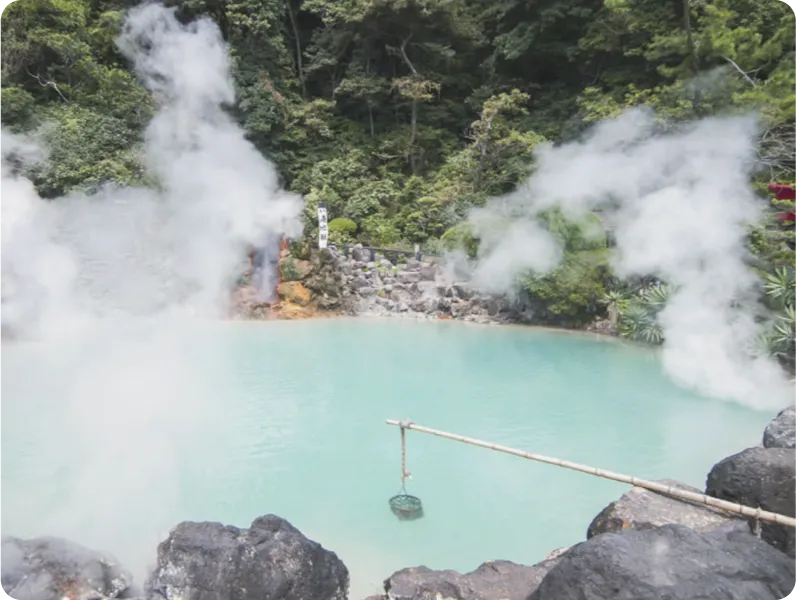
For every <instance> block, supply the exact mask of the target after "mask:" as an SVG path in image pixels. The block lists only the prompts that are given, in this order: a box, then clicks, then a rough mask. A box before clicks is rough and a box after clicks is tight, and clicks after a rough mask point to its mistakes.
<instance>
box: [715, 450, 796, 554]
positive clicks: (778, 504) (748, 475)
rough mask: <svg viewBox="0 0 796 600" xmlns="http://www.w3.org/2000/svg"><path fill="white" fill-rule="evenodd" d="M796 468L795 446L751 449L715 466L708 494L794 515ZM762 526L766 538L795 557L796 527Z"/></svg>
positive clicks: (786, 514)
mask: <svg viewBox="0 0 796 600" xmlns="http://www.w3.org/2000/svg"><path fill="white" fill-rule="evenodd" d="M795 470H796V454H795V453H794V450H793V449H790V448H761V447H755V448H747V449H746V450H743V451H741V452H738V453H737V454H733V455H732V456H728V457H727V458H725V459H724V460H722V461H720V462H718V463H717V464H715V465H714V466H713V468H712V469H711V470H710V473H709V474H708V478H707V486H706V493H707V494H708V495H709V496H715V497H716V498H721V499H722V500H728V501H730V502H737V503H739V504H745V505H746V506H751V507H752V508H757V507H760V508H762V509H763V510H768V511H771V512H775V513H779V514H782V515H785V516H788V517H793V516H794V511H796V477H794V471H795ZM750 525H752V526H754V523H753V522H752V523H750ZM760 529H761V535H762V538H763V539H764V540H765V541H767V542H768V543H770V544H771V545H773V546H774V547H776V548H778V549H779V550H781V551H783V552H785V553H787V554H788V556H791V557H793V556H794V530H793V528H792V527H787V526H784V525H777V524H774V523H766V522H761V523H760Z"/></svg>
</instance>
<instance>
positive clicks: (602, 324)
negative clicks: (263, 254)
mask: <svg viewBox="0 0 796 600" xmlns="http://www.w3.org/2000/svg"><path fill="white" fill-rule="evenodd" d="M279 272H280V281H281V282H280V283H279V285H278V287H277V293H278V297H279V298H278V300H277V301H276V302H274V303H265V302H258V301H257V292H256V290H255V289H254V288H253V286H251V285H250V284H249V283H248V281H249V280H251V273H250V272H247V273H245V274H244V285H242V286H240V287H238V289H236V290H235V293H234V296H233V315H234V317H235V318H238V319H256V320H260V319H306V318H315V317H324V316H340V315H346V316H365V317H368V316H370V317H401V318H410V319H440V320H445V319H454V320H460V321H464V322H470V323H479V324H505V323H523V324H528V323H538V322H539V319H538V316H539V315H538V312H539V310H538V307H535V306H534V305H533V302H532V301H531V299H530V298H528V297H525V296H523V295H522V294H518V295H517V296H516V297H513V298H511V297H509V296H508V295H506V294H494V293H487V292H484V291H482V290H479V289H477V288H476V287H475V286H474V285H473V284H472V282H471V279H470V269H469V265H467V263H466V261H464V260H460V261H458V262H457V261H448V262H446V263H445V264H439V263H438V262H436V259H433V258H432V259H422V260H415V259H414V258H409V259H408V260H406V261H403V262H397V263H393V262H392V261H390V260H389V259H388V258H387V257H386V256H385V255H384V254H380V253H375V255H374V256H373V260H371V256H370V253H369V251H368V250H366V249H363V248H362V247H361V246H355V247H353V248H352V249H351V251H350V253H349V255H348V256H346V255H345V254H343V253H342V252H340V251H338V250H337V249H336V248H334V247H330V248H326V249H324V250H310V249H309V248H304V249H295V248H294V249H293V250H283V251H282V254H281V256H280V259H279ZM586 331H592V332H595V333H602V334H607V335H613V334H614V333H615V332H614V331H613V330H612V328H611V327H610V325H609V324H608V322H607V321H605V320H598V321H596V322H595V323H594V324H592V325H591V326H590V327H589V328H587V329H586Z"/></svg>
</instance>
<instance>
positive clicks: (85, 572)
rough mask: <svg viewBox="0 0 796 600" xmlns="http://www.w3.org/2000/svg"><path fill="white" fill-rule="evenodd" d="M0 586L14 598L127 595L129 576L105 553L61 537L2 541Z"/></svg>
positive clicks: (50, 599) (45, 599)
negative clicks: (0, 579)
mask: <svg viewBox="0 0 796 600" xmlns="http://www.w3.org/2000/svg"><path fill="white" fill-rule="evenodd" d="M0 555H1V556H2V585H3V590H5V592H6V593H7V594H8V595H9V596H11V597H12V598H16V600H63V599H64V598H71V599H73V600H91V599H95V598H97V599H98V598H130V597H132V595H133V592H132V588H131V586H132V576H131V575H130V573H128V572H127V571H125V570H124V569H123V568H122V567H120V566H119V564H118V563H117V562H116V560H115V559H114V558H113V557H111V556H109V555H106V554H102V553H99V552H95V551H93V550H89V549H88V548H84V547H83V546H80V545H79V544H75V543H74V542H70V541H68V540H64V539H61V538H50V537H46V538H35V539H30V540H21V539H18V538H14V537H8V536H4V537H3V541H2V553H1V554H0Z"/></svg>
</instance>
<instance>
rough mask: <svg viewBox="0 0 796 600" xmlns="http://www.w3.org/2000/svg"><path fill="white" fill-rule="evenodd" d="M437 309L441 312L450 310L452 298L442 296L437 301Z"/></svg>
mask: <svg viewBox="0 0 796 600" xmlns="http://www.w3.org/2000/svg"><path fill="white" fill-rule="evenodd" d="M437 310H439V311H441V312H446V313H447V312H450V310H451V299H450V298H440V299H439V300H438V301H437Z"/></svg>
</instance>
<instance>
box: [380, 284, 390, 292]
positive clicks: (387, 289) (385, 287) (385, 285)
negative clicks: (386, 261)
mask: <svg viewBox="0 0 796 600" xmlns="http://www.w3.org/2000/svg"><path fill="white" fill-rule="evenodd" d="M382 289H383V290H384V291H385V292H387V293H388V294H389V293H390V292H391V291H392V285H391V284H389V283H385V284H384V287H383V288H382Z"/></svg>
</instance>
